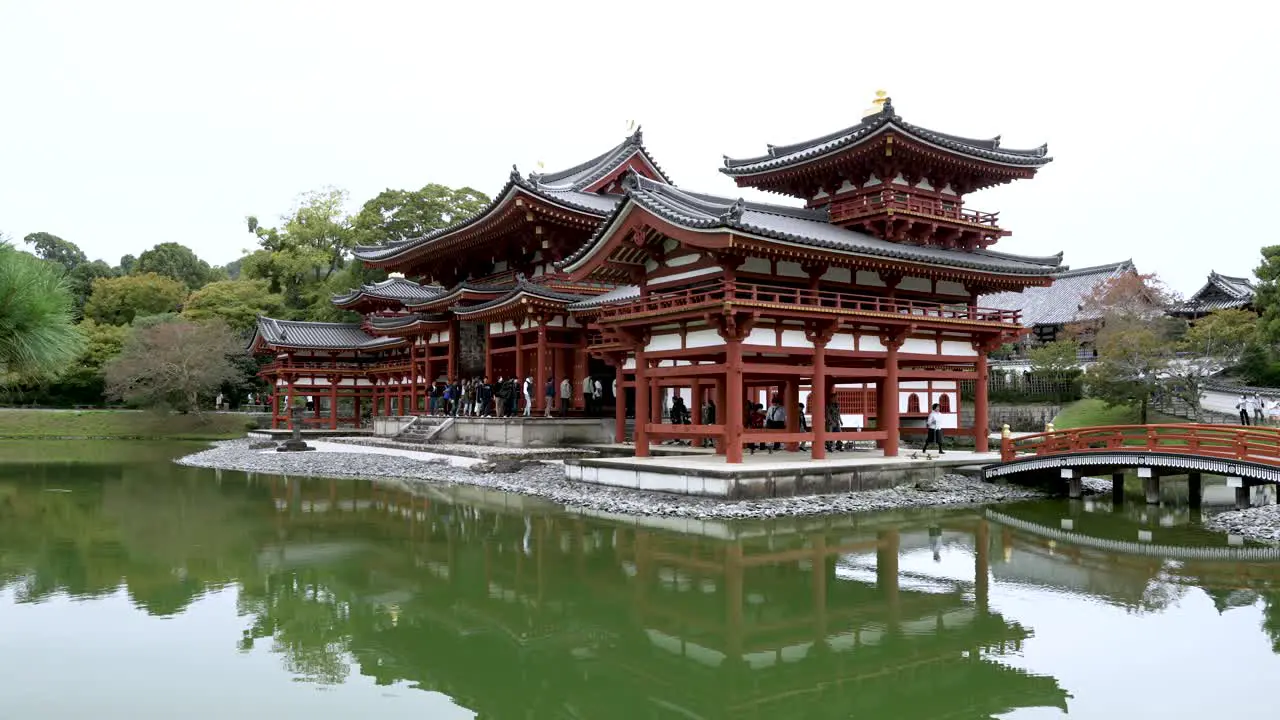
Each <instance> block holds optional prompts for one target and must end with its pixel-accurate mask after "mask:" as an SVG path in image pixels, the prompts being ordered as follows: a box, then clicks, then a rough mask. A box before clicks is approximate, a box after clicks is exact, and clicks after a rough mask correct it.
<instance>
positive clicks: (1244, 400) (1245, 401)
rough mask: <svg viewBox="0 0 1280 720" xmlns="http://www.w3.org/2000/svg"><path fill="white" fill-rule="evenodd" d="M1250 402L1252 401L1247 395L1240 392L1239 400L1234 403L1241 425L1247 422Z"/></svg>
mask: <svg viewBox="0 0 1280 720" xmlns="http://www.w3.org/2000/svg"><path fill="white" fill-rule="evenodd" d="M1252 403H1253V401H1252V400H1250V399H1249V396H1248V395H1245V394H1244V393H1241V394H1240V401H1239V402H1237V403H1236V410H1238V411H1240V424H1241V425H1248V424H1249V405H1250V404H1252Z"/></svg>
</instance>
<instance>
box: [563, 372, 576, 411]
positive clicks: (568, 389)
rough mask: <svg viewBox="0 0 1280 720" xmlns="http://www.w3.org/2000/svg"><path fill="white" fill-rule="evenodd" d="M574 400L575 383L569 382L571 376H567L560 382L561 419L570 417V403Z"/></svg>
mask: <svg viewBox="0 0 1280 720" xmlns="http://www.w3.org/2000/svg"><path fill="white" fill-rule="evenodd" d="M571 399H573V383H571V382H569V376H568V375H566V376H565V378H564V379H563V380H561V381H560V417H569V401H570V400H571Z"/></svg>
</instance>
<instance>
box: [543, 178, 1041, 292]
mask: <svg viewBox="0 0 1280 720" xmlns="http://www.w3.org/2000/svg"><path fill="white" fill-rule="evenodd" d="M624 185H625V187H626V195H627V198H628V200H629V202H631V203H634V204H635V205H638V206H640V207H642V208H644V209H645V210H647V211H649V212H651V213H653V214H655V215H657V216H659V217H661V218H663V219H665V220H667V221H669V222H671V223H673V224H676V225H680V226H682V227H685V228H688V229H691V230H731V231H734V232H737V233H740V234H744V235H754V236H757V237H761V238H765V239H769V240H774V241H779V242H782V243H793V244H796V245H806V246H810V247H818V248H824V249H829V250H834V251H837V252H844V253H848V254H852V255H869V256H875V257H883V258H892V259H895V260H902V261H906V262H917V263H925V264H930V265H944V266H948V267H961V268H970V269H974V270H979V271H983V272H990V273H996V274H1003V275H1035V276H1044V275H1047V274H1049V273H1052V272H1054V271H1056V270H1058V269H1059V266H1060V265H1061V263H1062V254H1061V253H1058V254H1057V255H1051V256H1048V257H1026V256H1021V255H1011V254H1006V253H1000V252H995V251H993V250H975V251H972V252H968V251H964V250H948V249H944V248H937V247H926V246H919V245H906V244H903V243H896V242H890V241H888V240H881V239H880V238H877V237H873V236H871V235H867V234H865V233H861V232H858V231H856V230H848V229H845V228H842V227H840V226H838V225H832V224H831V223H830V222H828V215H827V210H826V208H818V209H808V208H797V207H789V206H785V205H773V204H768V203H757V202H746V201H744V200H742V199H741V198H739V199H737V200H732V199H729V198H724V197H718V196H715V195H706V194H702V193H695V192H689V191H687V190H681V189H678V188H676V187H675V186H672V185H665V184H663V183H656V182H653V181H651V180H649V179H647V178H644V177H641V176H639V175H636V174H634V173H629V174H628V175H627V176H626V179H625V181H624ZM626 205H627V204H626V203H623V204H622V205H620V206H619V207H618V209H617V210H615V211H614V214H613V215H612V216H611V217H610V218H609V219H608V220H606V221H605V222H603V223H601V225H600V228H599V230H597V231H596V234H595V236H594V237H593V238H592V240H590V241H588V242H587V243H585V244H584V245H583V246H582V247H581V248H579V249H578V250H577V251H576V252H574V254H573V255H571V256H570V257H568V258H566V259H565V260H564V261H562V262H561V263H560V267H562V268H564V269H568V270H571V269H573V268H575V267H576V266H578V265H579V264H581V263H583V262H585V261H586V260H587V259H588V258H589V257H590V256H591V254H592V252H593V251H594V250H595V248H597V247H598V246H599V245H600V243H601V241H602V239H603V238H604V237H605V236H607V235H608V234H609V231H610V229H611V227H612V225H613V224H614V221H615V220H616V219H618V218H619V217H621V215H622V212H623V211H624V209H625V208H626Z"/></svg>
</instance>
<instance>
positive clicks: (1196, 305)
mask: <svg viewBox="0 0 1280 720" xmlns="http://www.w3.org/2000/svg"><path fill="white" fill-rule="evenodd" d="M1255 292H1256V289H1255V288H1254V286H1253V282H1252V281H1251V280H1249V279H1248V278H1242V277H1232V276H1230V275H1220V274H1218V273H1216V272H1213V271H1212V270H1211V271H1209V280H1208V281H1207V282H1206V283H1205V284H1204V286H1203V287H1201V288H1200V289H1199V290H1197V291H1196V293H1195V294H1194V295H1192V296H1191V297H1189V298H1187V299H1186V301H1185V302H1183V303H1181V304H1179V305H1176V306H1174V308H1173V309H1172V310H1170V312H1171V313H1173V314H1174V315H1207V314H1209V313H1211V312H1213V311H1215V310H1229V309H1232V308H1236V309H1238V308H1246V307H1249V306H1250V305H1252V304H1253V296H1254V293H1255Z"/></svg>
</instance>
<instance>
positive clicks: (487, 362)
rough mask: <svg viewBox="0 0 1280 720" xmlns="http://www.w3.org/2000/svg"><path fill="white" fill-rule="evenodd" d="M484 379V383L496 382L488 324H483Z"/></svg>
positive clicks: (491, 340)
mask: <svg viewBox="0 0 1280 720" xmlns="http://www.w3.org/2000/svg"><path fill="white" fill-rule="evenodd" d="M484 379H485V381H486V382H493V381H495V380H497V378H495V377H494V376H493V334H492V333H490V332H489V323H485V324H484ZM489 409H490V410H492V409H493V408H489Z"/></svg>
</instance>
